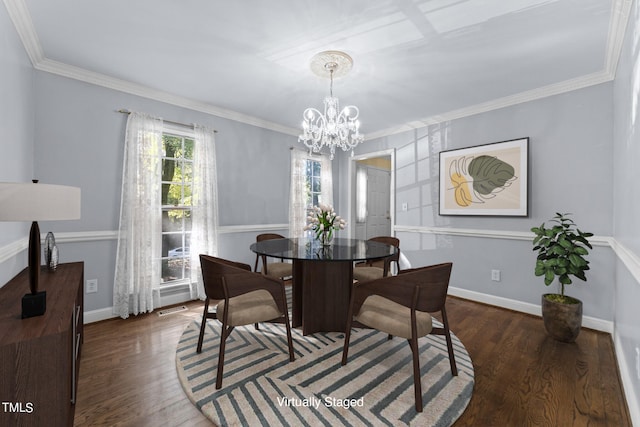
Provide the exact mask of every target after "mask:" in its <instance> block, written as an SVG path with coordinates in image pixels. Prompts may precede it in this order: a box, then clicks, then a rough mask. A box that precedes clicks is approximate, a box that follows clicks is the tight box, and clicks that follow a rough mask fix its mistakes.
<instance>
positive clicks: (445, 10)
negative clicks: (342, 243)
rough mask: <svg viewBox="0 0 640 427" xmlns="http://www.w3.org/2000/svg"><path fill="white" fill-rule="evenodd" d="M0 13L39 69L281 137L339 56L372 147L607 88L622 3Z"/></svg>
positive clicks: (347, 97) (308, 1) (201, 1)
mask: <svg viewBox="0 0 640 427" xmlns="http://www.w3.org/2000/svg"><path fill="white" fill-rule="evenodd" d="M4 2H5V5H6V7H7V10H8V11H9V14H10V16H11V19H12V20H13V22H14V24H15V25H16V28H17V30H18V33H19V34H20V36H21V38H22V40H23V43H24V44H25V48H26V49H27V52H28V54H29V56H30V58H31V60H32V62H33V63H34V67H35V68H37V69H41V70H45V71H49V72H54V73H57V74H60V75H65V76H68V77H73V78H78V79H81V80H85V81H89V82H92V83H97V84H101V85H103V86H108V87H113V88H115V89H118V90H124V91H127V92H131V93H135V94H138V95H142V96H147V97H150V98H154V99H159V100H162V101H165V102H170V103H173V104H176V105H181V106H185V107H189V108H194V109H197V110H201V111H206V112H211V113H214V114H217V115H220V116H222V117H229V118H232V119H235V120H240V121H244V122H248V123H252V124H257V125H259V126H263V127H267V128H272V129H276V130H280V131H284V132H287V133H291V134H297V133H298V132H299V130H298V129H299V126H300V123H301V118H302V111H303V110H304V109H305V108H306V107H309V106H314V107H316V108H321V106H322V99H323V98H324V97H325V96H326V95H327V94H328V91H329V82H328V80H325V79H321V78H319V77H317V76H315V75H314V74H313V73H312V72H311V70H310V69H309V60H310V58H311V57H312V56H313V55H315V54H316V53H318V52H320V51H323V50H343V51H345V52H346V53H348V54H349V55H350V56H351V57H352V58H353V59H354V66H353V69H352V71H351V72H350V73H349V74H348V75H347V76H346V77H343V78H340V79H338V80H336V81H335V83H334V94H335V95H336V96H337V97H338V98H340V101H341V103H342V105H347V104H354V105H357V106H358V107H359V108H360V121H361V123H362V127H361V130H362V132H363V133H365V135H366V136H367V137H372V136H381V135H384V134H390V133H394V132H396V131H399V130H401V129H406V128H408V127H419V126H424V125H425V124H428V123H432V122H434V121H439V120H444V119H450V118H455V117H459V116H463V115H467V114H473V113H476V112H480V111H487V110H490V109H492V108H499V107H501V106H506V105H512V104H515V103H518V102H523V101H527V100H529V99H535V98H539V97H542V96H548V95H552V94H555V93H560V92H563V91H566V90H572V89H575V88H579V87H584V86H588V85H592V84H598V83H602V82H604V81H609V80H611V79H612V78H613V76H614V73H615V66H616V63H617V58H618V55H619V50H620V46H621V43H622V38H623V35H624V30H625V27H626V22H627V17H628V13H629V9H630V3H631V0H348V1H347V0H317V1H313V0H289V1H285V0H275V1H264V0H241V1H212V0H182V1H177V0H135V1H131V0H109V1H98V0H56V1H51V0H4ZM114 107H127V106H125V105H123V106H114Z"/></svg>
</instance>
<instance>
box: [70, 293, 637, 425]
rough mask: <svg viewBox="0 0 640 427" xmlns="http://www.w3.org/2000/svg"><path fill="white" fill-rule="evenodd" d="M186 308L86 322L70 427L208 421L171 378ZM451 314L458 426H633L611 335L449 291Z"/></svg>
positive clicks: (192, 310) (194, 307)
mask: <svg viewBox="0 0 640 427" xmlns="http://www.w3.org/2000/svg"><path fill="white" fill-rule="evenodd" d="M187 306H188V307H189V311H185V312H181V313H176V314H172V315H169V316H165V317H159V316H158V315H157V313H150V314H146V315H140V316H137V317H131V318H129V319H127V320H122V319H112V320H107V321H103V322H98V323H93V324H88V325H85V339H84V346H83V350H82V360H81V364H80V378H79V386H78V401H77V404H76V415H75V425H76V426H170V427H173V426H210V425H211V424H210V422H209V421H208V420H207V419H206V418H205V417H204V416H203V415H202V414H201V413H200V412H199V411H198V410H197V409H196V408H195V406H194V405H192V404H191V402H190V401H189V400H188V398H187V397H186V395H185V394H184V392H183V391H182V387H181V386H180V383H179V381H178V378H177V374H176V369H175V361H174V358H175V348H176V344H177V340H178V338H179V337H180V335H181V334H182V331H183V330H184V328H185V327H186V326H187V324H188V323H189V322H190V321H191V320H192V319H194V318H198V317H199V316H201V314H202V312H201V310H202V303H201V302H192V303H189V304H187ZM447 314H448V316H449V322H450V324H451V328H452V330H453V331H454V333H455V334H456V335H457V336H458V337H459V338H460V339H461V340H462V342H463V343H464V344H465V347H466V348H467V350H468V352H469V354H470V355H471V358H472V360H473V365H474V369H475V379H476V384H475V388H474V392H473V397H472V399H471V402H470V404H469V406H468V407H467V409H466V411H465V413H464V414H463V415H462V417H461V418H460V419H459V420H458V421H457V422H456V423H455V426H456V427H462V426H474V427H477V426H482V427H489V426H501V427H502V426H562V427H565V426H576V427H577V426H580V427H582V426H615V427H626V426H629V427H630V426H631V421H630V419H629V414H628V410H627V407H626V404H625V402H624V398H623V391H622V385H621V382H620V378H619V374H618V367H617V364H616V360H615V355H614V351H613V343H612V340H611V337H610V335H608V334H605V333H601V332H595V331H592V330H587V329H583V330H582V332H581V333H580V336H579V337H578V339H577V341H576V343H574V344H564V343H559V342H556V341H554V340H553V339H551V338H549V337H547V335H546V333H545V331H544V326H543V324H542V319H540V318H538V317H535V316H529V315H526V314H521V313H516V312H512V311H509V310H504V309H500V308H496V307H492V306H487V305H483V304H478V303H475V302H471V301H466V300H462V299H458V298H452V297H450V298H449V299H448V302H447Z"/></svg>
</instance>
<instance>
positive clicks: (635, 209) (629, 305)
mask: <svg viewBox="0 0 640 427" xmlns="http://www.w3.org/2000/svg"><path fill="white" fill-rule="evenodd" d="M639 17H640V7H639V6H638V2H634V3H633V6H632V10H631V19H630V23H629V28H627V33H626V36H627V38H626V39H625V44H624V46H623V50H622V55H621V58H620V62H619V64H618V74H617V75H616V79H615V84H614V90H613V99H614V111H615V119H614V127H613V129H614V150H613V153H614V164H615V167H614V169H613V177H614V185H613V206H614V215H613V224H614V229H613V235H614V237H615V240H616V241H617V242H618V244H619V245H620V246H621V247H620V248H619V252H620V254H621V255H622V256H621V258H620V259H619V260H618V262H617V264H616V274H615V278H616V280H615V283H616V292H615V295H616V298H615V308H616V310H615V325H616V329H615V334H614V338H615V340H616V350H617V352H618V360H619V365H620V367H621V369H622V370H623V371H624V370H626V371H627V372H628V373H629V375H628V376H623V379H624V380H625V391H626V393H627V402H629V407H630V410H631V412H632V414H634V415H635V422H636V423H638V424H637V425H640V360H639V359H640V355H639V354H638V352H640V310H638V302H640V221H639V218H640V197H638V183H639V182H640V168H639V167H638V164H640V109H639V106H640V71H639V70H640V68H639V67H640V55H639V52H638V49H639V46H640V23H639V22H638V19H639Z"/></svg>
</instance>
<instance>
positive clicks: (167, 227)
mask: <svg viewBox="0 0 640 427" xmlns="http://www.w3.org/2000/svg"><path fill="white" fill-rule="evenodd" d="M183 216H184V211H183V210H182V209H170V210H163V211H162V232H163V233H171V232H182V230H184V228H183V222H182V218H183Z"/></svg>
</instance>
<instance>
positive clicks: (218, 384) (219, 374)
mask: <svg viewBox="0 0 640 427" xmlns="http://www.w3.org/2000/svg"><path fill="white" fill-rule="evenodd" d="M231 331H233V326H229V327H228V328H227V327H226V325H222V332H221V334H220V351H219V352H218V371H217V373H216V390H219V389H220V388H221V387H222V372H223V367H224V347H225V343H226V341H227V337H228V336H229V335H230V334H231Z"/></svg>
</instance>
